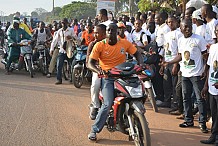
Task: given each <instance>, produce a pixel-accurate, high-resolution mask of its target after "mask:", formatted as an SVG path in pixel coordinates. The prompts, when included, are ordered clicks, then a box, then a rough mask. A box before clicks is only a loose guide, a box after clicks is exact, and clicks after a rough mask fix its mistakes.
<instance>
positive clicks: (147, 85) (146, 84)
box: [143, 81, 152, 88]
mask: <svg viewBox="0 0 218 146" xmlns="http://www.w3.org/2000/svg"><path fill="white" fill-rule="evenodd" d="M143 84H144V87H145V88H151V86H152V83H151V81H145V82H144V83H143Z"/></svg>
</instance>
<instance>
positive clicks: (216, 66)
mask: <svg viewBox="0 0 218 146" xmlns="http://www.w3.org/2000/svg"><path fill="white" fill-rule="evenodd" d="M215 34H216V36H217V37H218V25H216V27H215ZM217 48H218V43H216V44H213V45H211V46H210V50H209V57H208V60H207V67H206V69H207V70H205V72H207V79H206V82H205V84H204V88H203V90H202V96H203V97H204V98H208V96H206V95H207V92H209V101H210V109H211V114H212V121H213V122H212V127H211V136H210V138H209V139H208V140H201V143H203V144H213V143H214V142H216V146H217V145H218V72H217V71H218V49H217Z"/></svg>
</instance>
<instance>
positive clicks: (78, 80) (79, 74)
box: [72, 68, 84, 88]
mask: <svg viewBox="0 0 218 146" xmlns="http://www.w3.org/2000/svg"><path fill="white" fill-rule="evenodd" d="M72 80H73V84H74V86H75V87H76V88H80V87H81V86H82V84H83V80H84V76H83V69H81V68H74V69H73V72H72Z"/></svg>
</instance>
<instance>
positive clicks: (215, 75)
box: [211, 60, 218, 79]
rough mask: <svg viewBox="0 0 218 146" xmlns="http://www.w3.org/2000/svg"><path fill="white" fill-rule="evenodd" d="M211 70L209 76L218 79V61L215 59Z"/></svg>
mask: <svg viewBox="0 0 218 146" xmlns="http://www.w3.org/2000/svg"><path fill="white" fill-rule="evenodd" d="M213 70H214V72H212V73H211V77H212V78H215V79H218V61H217V60H215V61H214V62H213Z"/></svg>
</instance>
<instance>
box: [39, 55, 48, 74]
mask: <svg viewBox="0 0 218 146" xmlns="http://www.w3.org/2000/svg"><path fill="white" fill-rule="evenodd" d="M39 68H40V71H41V72H42V74H43V75H46V74H47V73H48V67H47V65H46V64H45V59H44V58H40V59H39Z"/></svg>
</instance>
